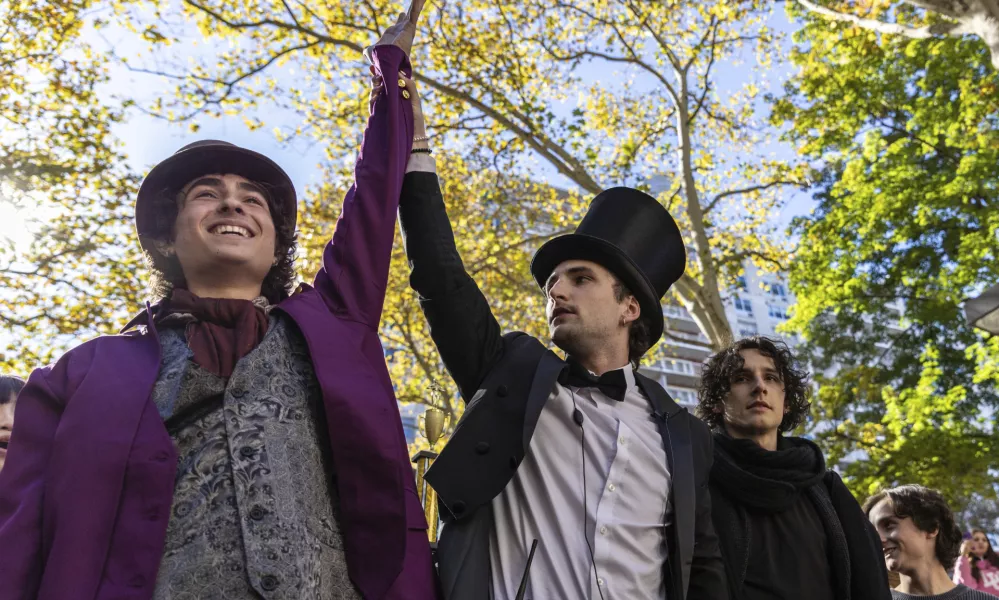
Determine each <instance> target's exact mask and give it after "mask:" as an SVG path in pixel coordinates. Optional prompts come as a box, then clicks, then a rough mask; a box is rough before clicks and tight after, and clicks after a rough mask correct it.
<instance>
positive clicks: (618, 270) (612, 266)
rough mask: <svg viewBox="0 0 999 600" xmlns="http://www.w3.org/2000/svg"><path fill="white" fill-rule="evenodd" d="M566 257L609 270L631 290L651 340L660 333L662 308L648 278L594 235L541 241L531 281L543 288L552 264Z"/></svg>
mask: <svg viewBox="0 0 999 600" xmlns="http://www.w3.org/2000/svg"><path fill="white" fill-rule="evenodd" d="M567 260H589V261H592V262H595V263H597V264H598V265H601V266H602V267H604V268H606V269H607V270H608V271H610V272H611V273H613V274H614V275H615V276H616V277H617V278H618V279H620V280H621V282H622V283H624V285H625V286H627V287H628V289H629V290H631V293H632V294H634V295H635V298H636V299H637V300H638V305H639V306H640V307H641V308H642V315H641V317H639V318H641V319H644V320H645V321H646V322H647V323H648V324H649V329H650V331H649V333H650V335H651V340H650V341H651V343H652V344H653V345H654V344H655V343H656V342H658V341H659V338H661V337H662V335H663V329H664V320H663V310H662V306H661V305H660V303H659V295H658V294H656V291H655V288H653V287H652V282H650V281H649V278H648V277H646V276H645V274H644V273H642V270H641V269H639V268H638V265H636V264H635V262H634V261H633V260H631V259H630V258H629V257H628V255H626V254H625V253H624V252H622V251H621V249H619V248H618V247H617V246H615V245H614V244H611V243H610V242H607V241H605V240H602V239H600V238H597V237H593V236H589V235H584V234H579V233H570V234H566V235H561V236H558V237H556V238H552V239H550V240H548V241H547V242H545V243H544V244H543V245H542V246H541V247H540V248H538V251H537V252H536V253H535V254H534V258H533V259H532V260H531V275H533V276H534V281H536V282H537V284H538V285H539V286H540V287H541V289H544V288H545V282H546V281H547V280H548V277H549V276H550V275H551V274H552V272H553V271H554V270H555V268H556V267H558V266H559V265H560V264H561V263H563V262H565V261H567Z"/></svg>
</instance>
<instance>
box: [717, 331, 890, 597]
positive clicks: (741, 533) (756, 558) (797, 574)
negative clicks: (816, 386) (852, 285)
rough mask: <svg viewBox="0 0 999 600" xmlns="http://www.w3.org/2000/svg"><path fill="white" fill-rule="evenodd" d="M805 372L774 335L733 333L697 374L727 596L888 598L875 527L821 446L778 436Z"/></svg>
mask: <svg viewBox="0 0 999 600" xmlns="http://www.w3.org/2000/svg"><path fill="white" fill-rule="evenodd" d="M806 380H807V376H806V373H805V372H804V371H803V370H802V369H801V367H800V366H799V365H798V363H797V362H796V361H795V359H794V357H793V356H792V354H791V351H790V350H789V349H788V347H787V346H786V345H785V344H783V343H782V342H777V341H774V340H770V339H768V338H765V337H762V336H759V337H752V338H746V339H743V340H740V341H738V342H736V343H734V344H732V345H731V346H729V347H728V348H726V349H725V350H723V351H721V352H719V353H718V354H716V355H714V356H713V357H711V359H710V360H709V361H708V365H707V367H706V368H705V369H704V371H703V373H702V374H701V389H700V391H699V401H698V406H697V414H698V416H700V417H701V418H702V419H703V420H704V421H706V422H707V423H708V424H709V425H710V426H711V427H712V428H713V429H714V438H715V447H714V451H715V460H714V467H713V469H712V471H711V499H712V501H713V502H712V513H713V518H714V524H715V528H716V529H717V531H718V532H719V536H718V537H719V541H720V543H721V549H722V557H723V558H724V561H725V572H726V576H727V579H728V588H729V592H730V597H731V598H732V600H761V599H764V598H766V599H767V600H798V599H804V598H807V599H808V600H890V598H891V593H890V589H889V587H888V574H887V572H886V571H885V566H884V560H883V559H882V557H881V543H880V541H879V539H878V536H877V532H875V531H874V528H873V527H871V525H870V523H869V522H868V521H867V518H866V517H865V515H864V513H863V511H861V510H860V505H859V504H857V501H856V499H855V498H854V497H853V495H852V494H850V491H849V490H848V489H847V488H846V486H845V485H844V484H843V481H842V480H841V479H840V478H839V475H837V474H836V472H835V471H830V470H826V466H825V460H824V459H823V456H822V451H821V450H819V448H818V446H816V445H815V444H814V443H812V442H811V441H809V440H806V439H804V438H798V437H791V436H785V435H784V433H786V432H788V431H791V430H793V429H794V428H795V427H797V426H798V424H799V423H801V422H802V421H803V420H804V418H805V416H806V414H807V412H808V407H809V403H808V399H807V393H806V392H807V389H808V387H807V382H806Z"/></svg>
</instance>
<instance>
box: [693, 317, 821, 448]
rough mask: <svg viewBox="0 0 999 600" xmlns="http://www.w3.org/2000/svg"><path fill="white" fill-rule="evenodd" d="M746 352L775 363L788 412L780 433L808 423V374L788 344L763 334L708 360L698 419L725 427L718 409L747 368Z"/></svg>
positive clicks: (714, 425)
mask: <svg viewBox="0 0 999 600" xmlns="http://www.w3.org/2000/svg"><path fill="white" fill-rule="evenodd" d="M743 350H756V351H757V352H759V353H760V354H762V355H763V356H767V357H769V358H770V359H772V360H773V361H774V367H775V368H776V369H777V373H778V375H779V377H780V381H781V384H783V386H784V410H785V413H784V419H783V420H781V422H780V426H779V427H778V428H777V431H778V432H780V433H785V432H788V431H791V430H793V429H794V428H795V427H797V426H798V425H800V424H801V423H802V422H804V420H805V418H806V417H807V416H808V408H809V407H810V406H811V403H810V402H809V401H808V394H809V391H810V389H809V387H808V373H807V372H806V371H805V370H804V369H803V368H802V367H801V365H800V364H799V363H798V361H797V359H796V358H795V357H794V355H793V354H791V349H790V348H788V347H787V344H785V343H784V342H781V341H779V340H772V339H770V338H768V337H765V336H762V335H757V336H753V337H748V338H745V339H741V340H739V341H737V342H735V343H733V344H732V345H730V346H729V347H728V348H725V349H724V350H722V351H720V352H718V353H716V354H715V355H714V356H712V357H711V358H710V359H708V362H707V364H706V365H705V366H704V370H703V371H702V372H701V383H700V385H699V386H698V389H697V408H696V409H695V413H696V414H697V416H698V417H700V418H701V420H702V421H704V422H705V423H707V424H708V426H709V427H711V428H712V429H717V428H720V427H722V424H723V421H724V415H723V411H719V410H717V409H718V408H720V407H722V406H724V402H725V398H727V397H728V393H729V392H730V391H731V389H732V376H733V375H735V374H736V373H738V372H739V371H740V370H741V369H742V368H743V366H745V363H746V361H745V360H743V358H742V355H741V354H740V352H742V351H743Z"/></svg>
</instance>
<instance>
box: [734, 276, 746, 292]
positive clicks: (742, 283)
mask: <svg viewBox="0 0 999 600" xmlns="http://www.w3.org/2000/svg"><path fill="white" fill-rule="evenodd" d="M735 284H736V285H737V286H739V289H740V290H744V291H745V290H748V289H749V286H748V285H747V284H746V276H745V275H739V276H738V277H736V279H735Z"/></svg>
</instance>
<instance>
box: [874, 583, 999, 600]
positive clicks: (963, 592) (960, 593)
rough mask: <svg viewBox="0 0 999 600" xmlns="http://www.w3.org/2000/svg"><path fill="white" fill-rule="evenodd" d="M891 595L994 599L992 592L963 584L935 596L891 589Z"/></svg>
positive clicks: (919, 599) (897, 598) (904, 599)
mask: <svg viewBox="0 0 999 600" xmlns="http://www.w3.org/2000/svg"><path fill="white" fill-rule="evenodd" d="M891 597H892V598H893V599H894V600H995V596H993V595H992V594H989V593H987V592H980V591H978V590H973V589H971V588H969V587H966V586H963V585H958V586H957V587H956V588H954V589H952V590H951V591H949V592H944V593H943V594H937V595H936V596H913V595H912V594H903V593H902V592H897V591H895V590H892V591H891Z"/></svg>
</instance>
